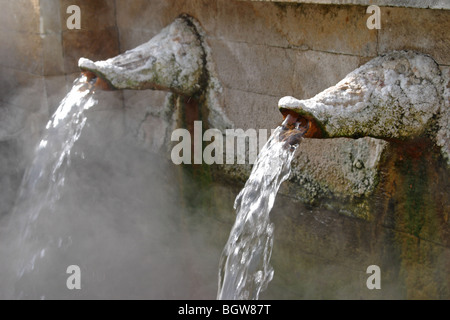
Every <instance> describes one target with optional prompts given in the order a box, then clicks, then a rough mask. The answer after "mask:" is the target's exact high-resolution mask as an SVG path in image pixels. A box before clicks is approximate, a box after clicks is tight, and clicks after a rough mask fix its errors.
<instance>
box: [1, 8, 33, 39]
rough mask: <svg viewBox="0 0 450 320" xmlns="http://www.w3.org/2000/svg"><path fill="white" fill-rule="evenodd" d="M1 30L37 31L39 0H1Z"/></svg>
mask: <svg viewBox="0 0 450 320" xmlns="http://www.w3.org/2000/svg"><path fill="white" fill-rule="evenodd" d="M0 7H1V8H2V10H1V12H0V19H1V21H2V30H8V31H15V32H21V33H35V34H37V33H39V30H40V20H39V18H40V13H39V11H40V10H39V0H15V1H10V0H1V1H0Z"/></svg>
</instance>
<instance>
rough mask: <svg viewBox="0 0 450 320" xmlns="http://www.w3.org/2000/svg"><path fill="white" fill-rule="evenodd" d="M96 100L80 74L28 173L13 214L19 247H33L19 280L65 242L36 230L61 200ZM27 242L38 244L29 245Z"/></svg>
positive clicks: (46, 130) (19, 274)
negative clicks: (74, 152)
mask: <svg viewBox="0 0 450 320" xmlns="http://www.w3.org/2000/svg"><path fill="white" fill-rule="evenodd" d="M96 103H97V101H96V100H95V99H94V95H93V86H92V85H91V84H89V83H88V82H87V79H86V77H85V76H80V77H79V78H78V79H77V80H75V81H74V84H73V87H72V89H71V91H70V92H69V93H68V94H67V95H66V97H65V98H64V99H63V100H62V101H61V103H60V105H59V107H58V109H57V110H56V112H55V113H54V115H53V117H52V118H51V120H50V121H49V122H48V124H47V126H46V127H45V130H44V132H43V135H42V139H41V141H40V143H39V145H38V146H37V148H36V150H35V153H34V157H33V161H32V163H31V165H30V166H29V167H28V168H27V170H26V172H25V174H24V178H23V180H22V184H21V186H20V189H19V193H18V198H17V200H16V206H15V209H14V212H13V214H12V216H13V217H14V218H15V220H14V223H16V226H15V227H13V226H11V229H13V230H18V237H17V239H18V248H19V249H18V250H23V248H30V250H31V251H30V252H28V253H27V254H25V255H21V256H22V257H26V258H25V259H24V260H23V261H19V262H18V264H19V265H18V267H17V270H18V271H17V272H18V274H17V276H18V278H19V279H20V278H21V277H22V276H23V275H24V274H25V273H27V272H31V271H32V270H34V268H35V263H36V261H37V260H38V259H40V258H43V257H44V256H45V255H46V254H47V253H48V250H49V247H50V246H52V245H55V246H58V245H59V246H61V245H62V243H63V241H64V240H63V239H61V238H60V239H53V238H52V237H51V236H50V233H47V236H46V237H47V239H37V238H36V234H37V233H36V232H35V231H34V230H35V229H36V226H37V225H38V223H36V221H37V220H38V219H39V218H40V216H41V214H42V213H43V212H51V211H52V209H53V206H54V204H55V202H56V201H57V200H58V199H59V197H60V192H59V191H60V189H61V188H62V187H63V186H64V182H65V173H66V169H67V167H68V166H69V165H70V158H71V151H72V147H73V146H74V144H75V142H76V141H77V140H78V138H79V137H80V134H81V132H82V130H83V127H84V125H85V123H86V115H85V111H86V110H88V109H89V108H91V107H93V106H94V105H95V104H96ZM47 219H48V217H47ZM41 220H45V219H41ZM25 242H27V243H28V244H30V243H36V245H33V246H31V247H30V245H27V246H25V245H24V243H25ZM43 244H44V245H43ZM19 297H20V294H19Z"/></svg>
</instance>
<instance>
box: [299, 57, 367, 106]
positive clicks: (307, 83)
mask: <svg viewBox="0 0 450 320" xmlns="http://www.w3.org/2000/svg"><path fill="white" fill-rule="evenodd" d="M360 64H361V59H360V58H359V57H357V56H349V55H340V54H334V53H327V52H320V51H311V50H308V51H300V50H299V51H297V53H296V67H295V70H294V91H293V93H292V95H293V96H295V95H296V94H298V95H299V96H302V97H304V98H310V97H313V96H314V95H316V94H318V93H320V92H322V91H323V90H325V89H327V88H329V87H331V86H334V85H335V84H336V83H338V82H339V81H341V80H342V79H344V78H345V76H346V75H347V74H348V73H350V72H352V71H353V70H355V69H356V68H358V67H359V66H360Z"/></svg>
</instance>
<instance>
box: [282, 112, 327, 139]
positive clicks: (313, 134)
mask: <svg viewBox="0 0 450 320" xmlns="http://www.w3.org/2000/svg"><path fill="white" fill-rule="evenodd" d="M280 112H281V114H282V115H283V121H285V120H286V119H287V120H288V124H292V123H300V126H301V127H302V128H305V130H306V132H305V133H304V135H303V137H305V138H325V134H324V132H323V130H322V129H321V128H320V126H319V125H318V124H317V121H316V120H315V119H314V118H313V117H309V116H307V115H300V114H298V113H297V112H295V111H292V110H289V109H284V108H280Z"/></svg>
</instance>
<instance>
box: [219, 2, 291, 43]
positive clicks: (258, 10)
mask: <svg viewBox="0 0 450 320" xmlns="http://www.w3.org/2000/svg"><path fill="white" fill-rule="evenodd" d="M276 12H277V10H276V7H274V6H273V4H268V3H245V2H236V1H228V0H219V1H217V15H216V16H214V19H215V20H216V29H215V32H214V34H213V35H211V36H213V37H216V38H219V39H226V40H230V41H237V42H246V43H251V44H260V45H267V46H276V47H288V45H289V42H288V41H287V39H286V38H285V37H284V36H283V34H280V33H279V32H278V31H277V30H276V28H274V25H273V24H267V20H268V19H269V20H270V17H271V16H273V15H275V14H276ZM211 16H212V15H211Z"/></svg>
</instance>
